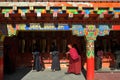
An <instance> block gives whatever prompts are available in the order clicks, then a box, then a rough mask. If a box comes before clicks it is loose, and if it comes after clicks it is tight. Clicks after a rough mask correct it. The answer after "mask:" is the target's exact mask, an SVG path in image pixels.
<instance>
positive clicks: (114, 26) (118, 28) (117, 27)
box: [112, 25, 120, 30]
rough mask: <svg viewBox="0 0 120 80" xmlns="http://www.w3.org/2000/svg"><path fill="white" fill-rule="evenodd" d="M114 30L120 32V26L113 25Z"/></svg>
mask: <svg viewBox="0 0 120 80" xmlns="http://www.w3.org/2000/svg"><path fill="white" fill-rule="evenodd" d="M112 30H120V25H113V26H112Z"/></svg>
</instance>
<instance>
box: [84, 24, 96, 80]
mask: <svg viewBox="0 0 120 80" xmlns="http://www.w3.org/2000/svg"><path fill="white" fill-rule="evenodd" d="M84 33H85V36H86V42H87V44H86V56H87V76H86V78H87V80H94V41H95V40H96V37H97V34H98V30H97V29H96V27H95V25H88V26H86V28H85V30H84Z"/></svg>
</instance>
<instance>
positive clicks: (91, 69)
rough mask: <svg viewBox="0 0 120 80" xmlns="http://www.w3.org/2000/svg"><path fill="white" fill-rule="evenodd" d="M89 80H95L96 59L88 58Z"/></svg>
mask: <svg viewBox="0 0 120 80" xmlns="http://www.w3.org/2000/svg"><path fill="white" fill-rule="evenodd" d="M86 77H87V80H94V57H91V58H87V76H86Z"/></svg>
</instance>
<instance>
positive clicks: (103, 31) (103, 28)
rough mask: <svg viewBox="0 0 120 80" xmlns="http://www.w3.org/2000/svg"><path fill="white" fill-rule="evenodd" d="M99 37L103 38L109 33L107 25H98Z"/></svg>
mask: <svg viewBox="0 0 120 80" xmlns="http://www.w3.org/2000/svg"><path fill="white" fill-rule="evenodd" d="M98 29H99V34H98V35H99V36H105V35H108V34H109V32H110V28H109V26H108V25H99V28H98Z"/></svg>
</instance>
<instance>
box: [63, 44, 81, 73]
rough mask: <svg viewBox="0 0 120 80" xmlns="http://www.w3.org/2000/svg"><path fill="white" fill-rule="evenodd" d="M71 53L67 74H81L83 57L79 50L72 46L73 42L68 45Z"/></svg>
mask: <svg viewBox="0 0 120 80" xmlns="http://www.w3.org/2000/svg"><path fill="white" fill-rule="evenodd" d="M68 48H69V52H67V53H68V54H69V55H70V61H69V67H68V70H67V72H66V73H65V74H71V73H73V74H76V75H79V74H80V73H81V57H80V56H79V54H78V52H77V50H76V49H75V48H73V47H72V45H71V44H69V45H68Z"/></svg>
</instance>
